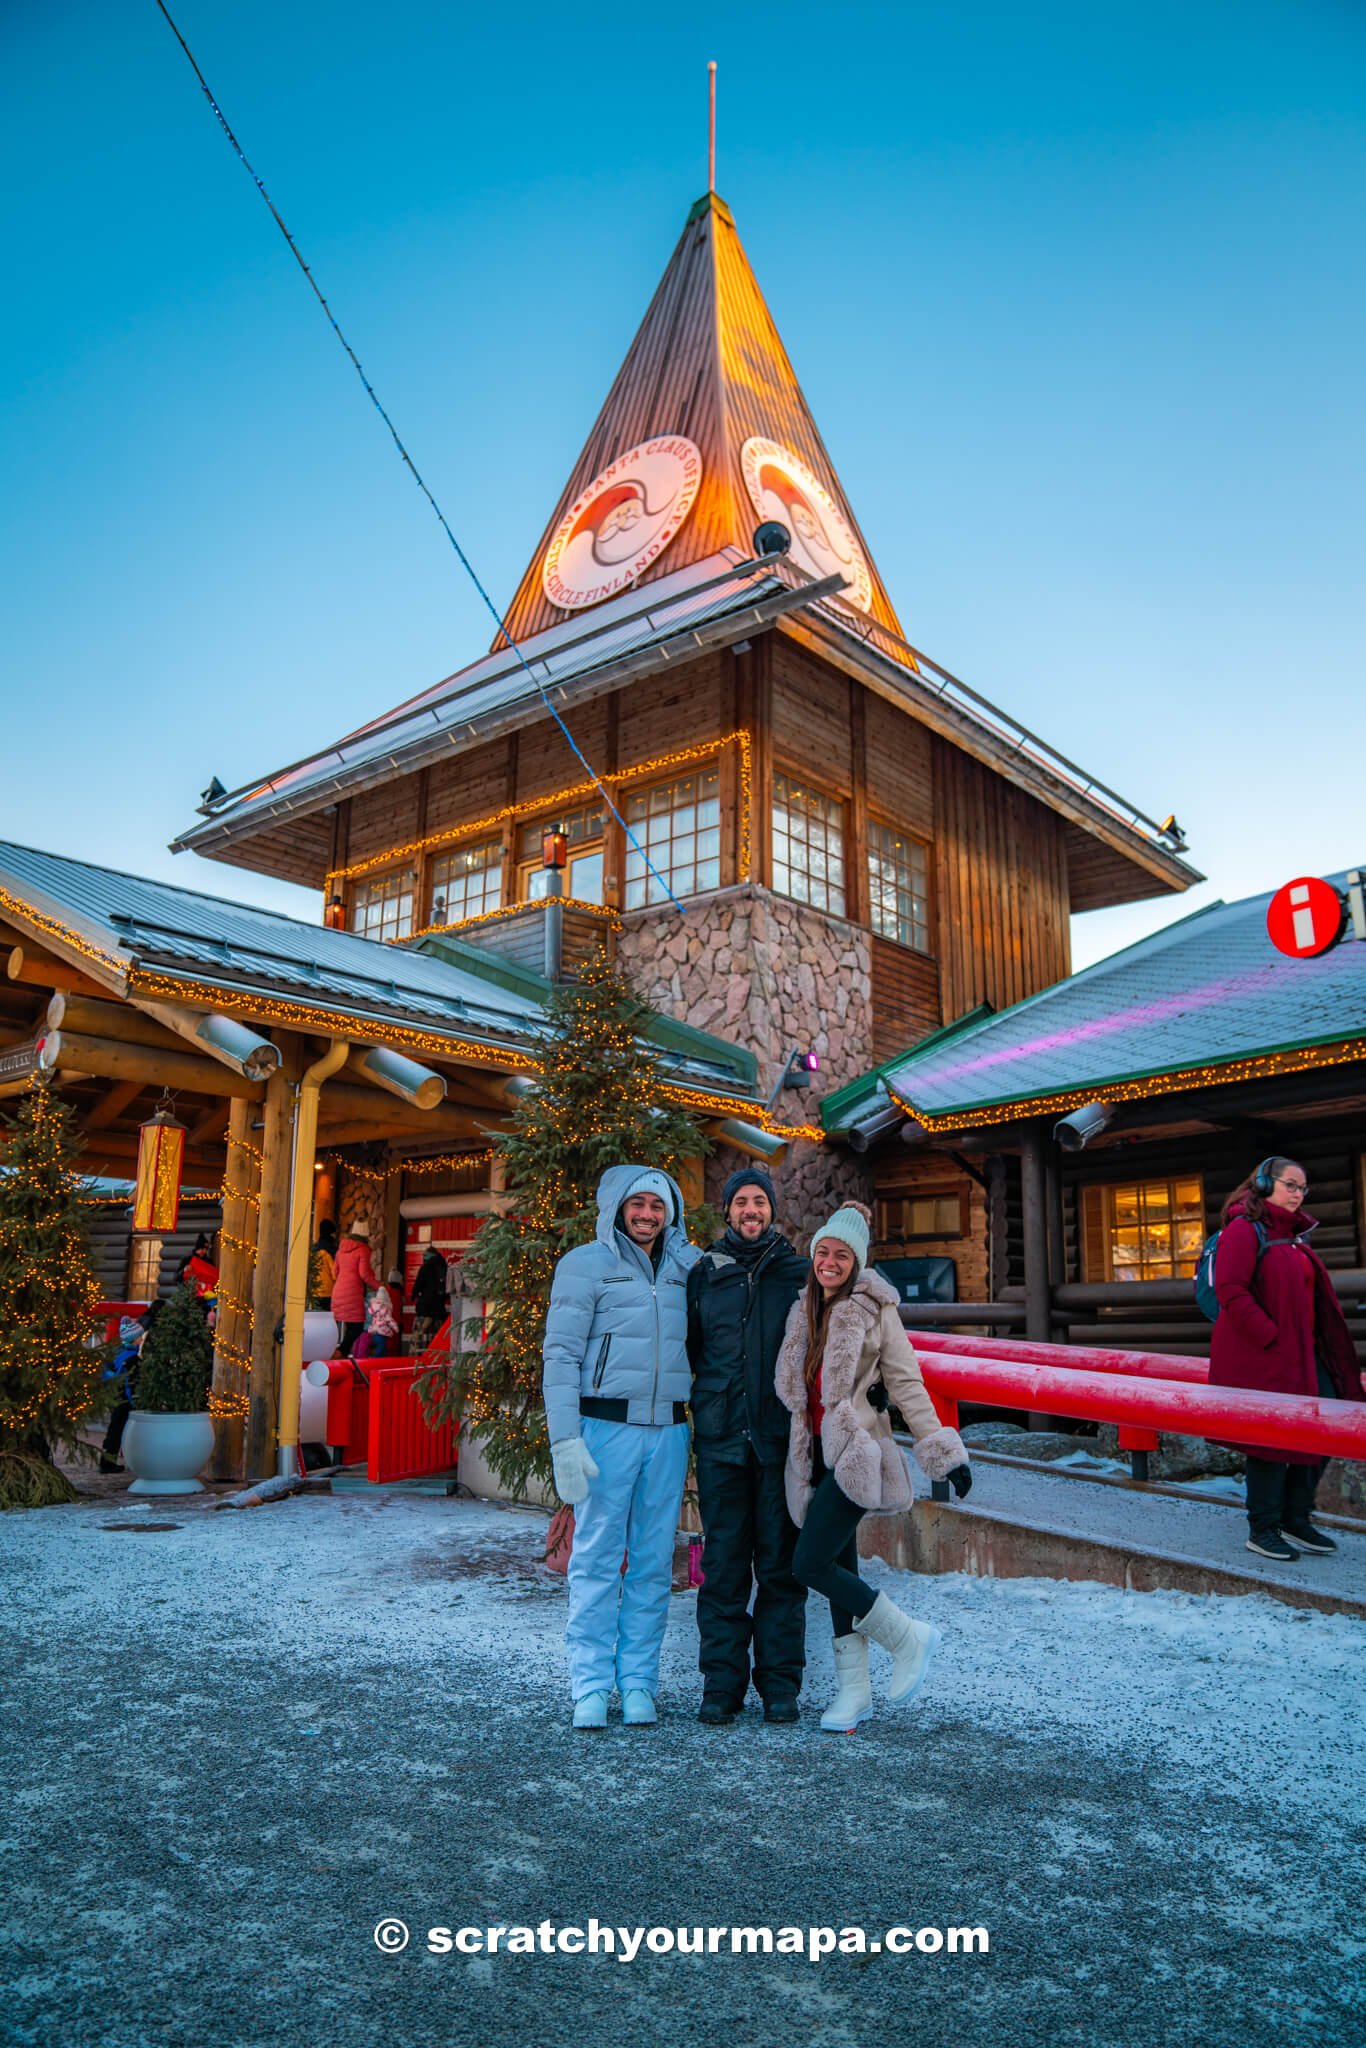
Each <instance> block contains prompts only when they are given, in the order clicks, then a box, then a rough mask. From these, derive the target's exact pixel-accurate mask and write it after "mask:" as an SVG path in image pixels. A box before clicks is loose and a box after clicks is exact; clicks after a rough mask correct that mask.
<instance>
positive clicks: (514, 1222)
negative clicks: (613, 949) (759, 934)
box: [419, 952, 715, 1496]
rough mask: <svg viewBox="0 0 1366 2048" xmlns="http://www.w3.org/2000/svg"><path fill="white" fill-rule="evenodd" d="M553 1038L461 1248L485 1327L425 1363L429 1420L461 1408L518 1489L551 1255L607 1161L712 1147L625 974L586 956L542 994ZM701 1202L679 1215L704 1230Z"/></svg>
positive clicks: (571, 1232) (528, 1459) (527, 1460)
mask: <svg viewBox="0 0 1366 2048" xmlns="http://www.w3.org/2000/svg"><path fill="white" fill-rule="evenodd" d="M547 1010H548V1021H549V1026H550V1031H549V1039H548V1042H547V1044H546V1046H545V1048H544V1053H543V1057H542V1061H541V1071H540V1076H539V1080H538V1083H537V1086H536V1087H535V1088H534V1089H533V1090H531V1091H529V1092H528V1094H526V1095H525V1096H524V1097H523V1098H522V1100H521V1101H520V1102H519V1103H518V1105H517V1108H516V1110H515V1112H514V1115H513V1121H512V1129H511V1130H510V1131H509V1133H508V1134H507V1136H506V1137H504V1138H502V1139H501V1140H500V1141H499V1144H498V1154H499V1156H500V1157H501V1159H502V1161H503V1165H504V1171H505V1178H504V1188H505V1191H506V1195H507V1211H506V1214H504V1215H502V1216H492V1217H490V1218H489V1220H488V1221H487V1222H486V1223H485V1224H484V1225H483V1227H482V1228H481V1229H480V1231H479V1234H478V1236H477V1237H476V1238H475V1240H474V1242H473V1244H472V1246H471V1248H470V1251H469V1253H468V1255H467V1257H466V1261H465V1269H464V1279H465V1283H466V1286H467V1288H468V1290H469V1292H470V1293H471V1294H473V1295H476V1296H483V1298H484V1300H485V1302H486V1303H487V1334H486V1337H485V1339H484V1341H483V1343H482V1344H480V1345H479V1346H478V1347H477V1348H475V1349H467V1350H464V1351H461V1352H458V1353H457V1352H453V1354H452V1358H451V1362H450V1366H449V1368H447V1367H446V1366H445V1365H440V1366H437V1367H435V1368H433V1369H431V1370H429V1371H428V1372H427V1373H426V1374H424V1375H423V1376H422V1378H421V1380H420V1383H419V1385H420V1391H421V1393H422V1395H423V1398H424V1400H425V1401H426V1403H427V1410H428V1414H429V1417H430V1419H431V1420H432V1421H433V1422H437V1421H444V1420H446V1419H448V1418H450V1417H453V1416H456V1415H460V1414H462V1413H463V1418H464V1420H463V1424H462V1427H463V1429H464V1432H465V1434H466V1435H467V1436H471V1437H473V1438H475V1439H476V1440H477V1441H478V1442H479V1444H480V1445H481V1447H482V1449H483V1452H484V1455H485V1457H486V1458H487V1459H488V1462H489V1465H490V1467H491V1468H492V1470H493V1472H494V1473H495V1474H496V1475H497V1477H498V1479H499V1480H500V1481H501V1482H502V1484H503V1485H504V1486H506V1487H507V1488H508V1490H509V1492H511V1493H512V1494H513V1495H514V1496H515V1495H518V1494H520V1493H522V1492H523V1491H524V1490H525V1488H526V1486H527V1483H528V1481H530V1480H531V1479H542V1480H548V1479H549V1477H550V1444H549V1440H548V1438H547V1435H546V1425H545V1409H544V1407H543V1406H542V1402H541V1345H542V1341H543V1338H544V1335H545V1319H546V1310H547V1308H548V1307H549V1305H550V1286H551V1281H552V1280H553V1278H554V1274H555V1262H556V1260H557V1259H558V1258H559V1257H560V1255H561V1254H562V1253H563V1252H567V1251H571V1250H572V1249H573V1247H574V1246H575V1245H579V1244H586V1243H587V1242H588V1241H589V1239H590V1238H591V1237H592V1236H593V1233H594V1231H595V1230H596V1228H597V1220H598V1211H597V1200H596V1190H597V1184H598V1181H599V1179H600V1178H601V1176H602V1175H603V1174H604V1173H605V1172H606V1170H607V1168H608V1167H609V1166H624V1165H626V1164H628V1163H633V1162H637V1161H638V1162H639V1163H640V1164H641V1165H643V1166H659V1167H663V1168H664V1170H665V1172H667V1173H671V1174H673V1176H674V1178H675V1179H679V1178H680V1175H681V1169H682V1166H683V1162H684V1161H685V1160H688V1159H697V1158H700V1157H701V1156H702V1155H703V1154H704V1153H705V1152H706V1151H708V1149H709V1147H708V1144H707V1140H706V1138H705V1137H704V1136H703V1134H702V1132H701V1131H700V1130H699V1128H698V1126H697V1124H696V1123H695V1122H694V1120H693V1118H692V1117H690V1116H688V1115H686V1114H685V1113H684V1112H682V1111H681V1110H678V1109H672V1108H670V1107H669V1106H668V1105H667V1104H666V1103H664V1101H663V1100H662V1096H663V1084H662V1082H661V1078H660V1073H659V1066H658V1061H657V1060H656V1058H655V1056H654V1054H653V1053H652V1052H651V1051H650V1050H649V1048H648V1046H647V1045H646V1044H645V1042H644V1040H645V1034H646V1033H647V1032H648V1030H649V1028H650V1026H651V1024H652V1023H653V1022H654V1012H653V1011H652V1010H651V1008H650V1006H649V1004H648V1003H647V1002H645V1001H644V999H643V998H642V997H641V996H640V995H638V994H637V993H636V991H635V990H634V989H633V988H632V986H631V984H630V982H629V981H628V980H627V978H626V976H625V975H624V974H623V973H622V972H621V971H620V970H619V969H618V968H617V967H616V966H615V965H614V964H612V963H611V962H610V961H609V960H608V959H607V957H606V954H605V953H603V952H599V953H598V954H596V955H595V956H594V958H593V960H592V961H591V963H590V964H589V966H588V967H587V968H586V970H585V971H584V974H583V976H582V978H581V979H580V980H579V981H577V982H566V983H565V984H563V985H562V986H561V987H559V988H557V989H556V990H555V991H554V992H553V994H552V995H551V997H550V1001H549V1004H548V1006H547ZM714 1221H715V1219H714V1218H712V1217H710V1216H709V1214H708V1213H707V1212H705V1211H701V1210H699V1211H697V1212H694V1214H693V1215H692V1216H690V1218H689V1222H690V1224H691V1225H692V1226H693V1234H694V1235H695V1236H696V1235H698V1234H700V1233H702V1232H707V1233H708V1234H711V1231H710V1226H711V1225H713V1224H714Z"/></svg>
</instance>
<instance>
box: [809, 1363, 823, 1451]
mask: <svg viewBox="0 0 1366 2048" xmlns="http://www.w3.org/2000/svg"><path fill="white" fill-rule="evenodd" d="M806 1412H807V1414H808V1415H809V1416H810V1417H811V1434H812V1436H816V1437H818V1436H819V1435H820V1433H821V1419H822V1417H823V1416H824V1414H825V1404H824V1402H823V1401H822V1400H821V1368H820V1367H819V1366H817V1367H816V1375H815V1378H814V1379H811V1380H808V1381H807V1386H806Z"/></svg>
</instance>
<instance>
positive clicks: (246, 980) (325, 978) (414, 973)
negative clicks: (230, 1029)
mask: <svg viewBox="0 0 1366 2048" xmlns="http://www.w3.org/2000/svg"><path fill="white" fill-rule="evenodd" d="M6 897H8V898H9V899H10V903H9V908H10V909H11V910H12V911H13V912H14V913H15V914H21V913H22V912H23V911H24V910H25V909H27V910H29V911H30V912H35V913H36V914H37V915H38V916H39V917H40V918H43V919H47V920H49V921H51V922H53V923H55V925H57V926H59V927H62V928H64V929H66V930H68V931H70V932H73V933H75V934H76V935H77V936H78V938H79V939H81V940H83V941H85V942H86V943H87V944H89V945H94V946H96V947H98V948H99V949H100V951H101V953H102V954H103V956H104V958H105V960H106V962H107V965H108V967H109V968H112V969H113V970H114V971H115V972H116V973H117V974H118V975H119V976H120V978H121V977H123V976H126V975H128V974H130V973H133V972H135V971H137V970H142V971H144V972H152V973H155V974H156V975H158V976H162V977H167V978H169V979H171V980H180V981H184V982H195V983H199V984H201V985H202V984H205V983H207V984H208V985H210V986H211V987H213V988H215V989H222V990H224V991H225V993H232V994H236V995H240V996H242V997H243V998H244V999H247V1000H249V999H250V998H251V997H253V996H261V997H267V998H273V999H276V1000H285V1001H293V1002H300V1003H305V1004H309V1005H312V1006H316V1007H318V1008H320V1009H323V1010H326V1011H329V1012H335V1013H337V1014H340V1015H344V1016H346V1017H349V1018H353V1019H356V1020H357V1021H361V1020H364V1021H367V1022H369V1023H370V1024H371V1025H373V1026H375V1027H377V1029H378V1030H379V1031H382V1030H383V1027H384V1025H385V1024H386V1023H389V1024H402V1025H404V1026H407V1027H409V1028H412V1027H416V1028H419V1029H421V1030H422V1031H424V1032H427V1033H435V1034H438V1035H442V1034H449V1035H450V1036H451V1037H452V1038H458V1039H460V1040H462V1041H464V1042H469V1041H470V1040H474V1041H476V1042H478V1041H483V1042H485V1043H487V1044H489V1045H498V1046H501V1047H513V1048H517V1049H521V1048H525V1050H526V1053H527V1058H528V1061H529V1062H530V1061H531V1060H533V1059H534V1057H535V1047H536V1042H537V1040H538V1039H539V1038H540V1037H541V1036H542V1034H543V1032H544V1029H545V1011H546V1004H547V1001H548V999H549V996H550V992H551V986H552V984H551V983H550V982H549V981H547V980H546V979H545V977H544V976H543V975H540V974H535V973H533V972H531V971H530V970H529V969H526V968H520V967H514V966H512V965H511V964H510V963H509V962H507V961H506V960H503V959H502V958H500V957H499V956H498V955H496V954H493V953H488V954H484V953H481V950H480V948H479V947H478V946H477V945H476V944H473V943H471V942H470V941H469V940H458V939H456V938H454V937H453V936H451V935H445V934H443V935H440V936H439V937H430V938H427V939H423V940H420V941H419V942H418V943H417V944H416V945H414V946H403V945H383V944H380V943H379V942H378V941H376V940H374V939H363V938H358V937H357V936H356V935H355V934H354V933H352V932H335V931H330V930H328V929H327V928H326V927H325V926H323V925H316V924H303V923H301V922H300V921H299V920H298V919H297V918H292V917H284V916H281V915H280V913H279V912H277V911H273V910H260V909H257V908H256V907H255V906H254V905H252V904H248V903H233V902H229V901H227V900H226V899H224V898H223V897H221V896H206V895H204V894H203V893H202V892H201V891H199V890H197V889H181V888H177V887H175V886H174V885H173V884H171V883H168V882H153V881H149V880H147V879H146V878H144V877H142V876H139V875H125V874H121V873H118V872H117V871H115V870H112V869H108V868H99V867H95V866H93V865H91V864H90V863H89V862H86V861H79V860H70V859H68V858H66V857H65V856H64V855H61V854H55V853H42V852H39V851H38V850H37V849H35V848H33V847H29V846H16V845H13V844H12V843H8V842H0V910H3V909H4V908H5V899H6ZM53 937H54V939H55V940H56V941H57V942H58V943H60V937H59V934H57V933H54V934H53ZM650 1036H651V1041H652V1043H653V1045H654V1048H655V1050H656V1052H657V1053H658V1055H659V1058H660V1062H661V1066H662V1068H663V1071H664V1073H665V1076H666V1078H667V1079H668V1080H669V1081H670V1082H671V1083H673V1084H674V1085H675V1086H680V1087H684V1088H695V1089H697V1090H699V1091H708V1092H714V1093H716V1094H718V1095H724V1096H726V1097H728V1098H731V1100H732V1101H733V1103H734V1106H735V1108H736V1109H737V1110H744V1109H746V1108H753V1107H754V1106H755V1102H756V1093H755V1091H756V1088H757V1066H756V1062H755V1059H754V1055H753V1054H752V1053H750V1052H748V1051H746V1050H745V1049H744V1048H743V1047H741V1046H736V1045H731V1044H729V1043H728V1042H727V1041H726V1040H724V1039H720V1038H716V1037H714V1036H713V1035H712V1034H711V1033H710V1032H706V1031H698V1030H696V1029H695V1028H693V1027H692V1026H691V1025H687V1024H682V1023H679V1022H678V1021H677V1020H675V1019H674V1018H671V1017H659V1018H658V1019H657V1020H656V1028H655V1029H654V1030H653V1031H652V1032H651V1034H650Z"/></svg>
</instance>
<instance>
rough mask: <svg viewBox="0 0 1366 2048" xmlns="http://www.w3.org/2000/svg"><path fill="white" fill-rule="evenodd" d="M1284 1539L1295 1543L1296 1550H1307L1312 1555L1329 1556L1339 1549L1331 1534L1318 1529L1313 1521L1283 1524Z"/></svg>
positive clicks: (1282, 1535) (1282, 1534)
mask: <svg viewBox="0 0 1366 2048" xmlns="http://www.w3.org/2000/svg"><path fill="white" fill-rule="evenodd" d="M1281 1537H1282V1540H1283V1541H1284V1542H1286V1543H1291V1544H1293V1545H1294V1547H1295V1549H1296V1550H1307V1551H1308V1552H1309V1555H1310V1556H1311V1557H1329V1556H1331V1555H1332V1553H1333V1552H1334V1551H1336V1549H1337V1544H1336V1543H1334V1541H1333V1539H1332V1537H1331V1536H1325V1535H1324V1533H1323V1531H1322V1529H1316V1528H1315V1527H1314V1525H1313V1523H1312V1522H1294V1523H1290V1524H1287V1525H1283V1526H1282V1529H1281Z"/></svg>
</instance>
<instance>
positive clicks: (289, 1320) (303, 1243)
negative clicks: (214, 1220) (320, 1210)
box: [276, 1038, 351, 1479]
mask: <svg viewBox="0 0 1366 2048" xmlns="http://www.w3.org/2000/svg"><path fill="white" fill-rule="evenodd" d="M350 1050H351V1047H350V1044H349V1043H348V1041H347V1040H346V1039H344V1038H334V1039H333V1041H332V1043H331V1045H329V1046H328V1048H327V1051H326V1052H325V1053H324V1054H323V1056H322V1058H321V1059H318V1060H314V1062H313V1064H312V1066H311V1067H310V1068H309V1069H308V1071H307V1072H306V1073H305V1075H304V1077H303V1079H302V1080H301V1081H300V1083H299V1093H298V1096H297V1098H296V1100H295V1107H294V1186H293V1188H292V1190H291V1191H290V1202H289V1255H288V1258H287V1259H286V1262H285V1341H284V1347H283V1351H282V1353H281V1358H280V1420H279V1426H278V1428H277V1431H276V1435H277V1437H278V1439H279V1445H280V1449H279V1456H278V1459H277V1464H276V1470H277V1471H278V1472H279V1475H280V1477H281V1478H282V1479H292V1478H293V1477H294V1476H295V1474H296V1473H297V1472H298V1469H299V1374H300V1373H301V1372H302V1370H303V1362H304V1305H305V1303H306V1302H307V1300H308V1260H309V1252H310V1248H311V1247H310V1242H309V1229H308V1226H309V1221H310V1218H311V1216H312V1212H313V1159H314V1154H315V1152H316V1150H317V1145H318V1091H319V1089H320V1088H321V1087H322V1085H323V1082H324V1081H326V1080H327V1079H328V1078H329V1077H330V1076H331V1075H333V1074H335V1073H336V1072H337V1070H338V1068H340V1067H344V1066H345V1065H346V1058H347V1054H348V1053H349V1052H350Z"/></svg>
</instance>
